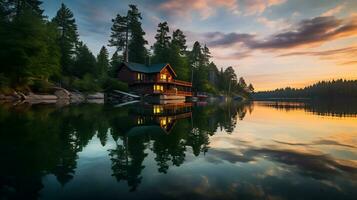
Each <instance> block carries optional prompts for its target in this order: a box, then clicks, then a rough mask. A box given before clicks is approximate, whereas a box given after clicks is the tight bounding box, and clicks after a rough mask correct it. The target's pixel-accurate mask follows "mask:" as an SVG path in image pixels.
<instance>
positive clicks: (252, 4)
mask: <svg viewBox="0 0 357 200" xmlns="http://www.w3.org/2000/svg"><path fill="white" fill-rule="evenodd" d="M285 2H286V0H240V1H239V3H240V4H239V5H241V6H242V7H243V9H242V10H243V12H244V14H245V15H255V14H258V15H260V14H262V13H263V12H264V11H265V10H266V9H267V8H269V7H271V6H276V5H279V4H282V3H285Z"/></svg>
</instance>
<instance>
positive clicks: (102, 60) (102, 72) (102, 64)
mask: <svg viewBox="0 0 357 200" xmlns="http://www.w3.org/2000/svg"><path fill="white" fill-rule="evenodd" d="M108 72H109V53H108V50H107V48H105V46H103V47H102V48H101V49H100V52H99V54H98V56H97V69H96V73H97V74H98V76H99V77H106V76H107V75H108Z"/></svg>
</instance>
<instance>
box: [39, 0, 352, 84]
mask: <svg viewBox="0 0 357 200" xmlns="http://www.w3.org/2000/svg"><path fill="white" fill-rule="evenodd" d="M62 2H63V3H65V4H66V5H67V6H68V7H69V8H70V9H71V10H72V11H73V13H74V16H75V18H76V22H77V25H78V29H79V34H80V39H81V40H83V41H84V42H85V43H86V44H87V45H88V46H89V47H90V49H91V50H92V51H93V53H95V54H97V53H98V51H99V49H100V48H101V46H103V45H107V44H108V39H109V35H110V27H111V25H112V22H111V19H112V18H114V17H115V16H116V14H118V13H120V14H123V15H124V14H125V13H126V11H127V9H128V4H136V5H138V7H139V10H140V11H141V13H142V17H143V21H142V22H143V28H144V30H145V32H146V39H147V40H148V42H149V45H150V46H151V45H152V44H153V43H154V36H155V33H156V29H157V24H158V23H159V22H162V21H167V22H168V24H169V26H170V31H172V30H175V29H181V30H182V31H183V32H184V33H185V34H186V36H187V41H188V46H189V47H191V46H192V44H193V42H194V41H199V42H200V43H202V44H207V46H208V47H209V48H210V50H211V52H212V56H213V61H214V62H215V63H216V64H217V65H218V66H219V67H223V68H226V67H227V66H233V67H234V69H235V70H236V72H237V74H238V76H243V77H244V78H245V79H246V81H247V82H251V83H252V84H253V85H254V87H255V89H256V90H257V91H259V90H267V89H274V88H278V87H285V86H292V87H303V86H305V85H308V84H311V83H313V82H316V81H319V80H329V79H333V78H335V79H336V78H346V79H357V1H356V0H166V1H165V0H105V1H99V0H45V1H44V4H43V8H44V9H45V14H46V15H47V16H48V17H49V18H50V19H51V18H52V17H53V16H54V15H55V14H56V12H57V10H58V9H59V7H60V4H61V3H62ZM148 47H149V46H148ZM109 49H110V51H111V52H113V49H112V48H109Z"/></svg>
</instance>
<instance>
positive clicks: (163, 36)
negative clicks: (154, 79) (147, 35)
mask: <svg viewBox="0 0 357 200" xmlns="http://www.w3.org/2000/svg"><path fill="white" fill-rule="evenodd" d="M169 32H170V29H169V26H168V25H167V22H163V23H159V25H158V29H157V34H156V36H155V39H156V42H155V44H154V47H153V48H154V57H153V61H154V62H156V63H159V62H168V57H169V56H168V52H169V45H170V39H171V37H170V36H169V35H168V34H169Z"/></svg>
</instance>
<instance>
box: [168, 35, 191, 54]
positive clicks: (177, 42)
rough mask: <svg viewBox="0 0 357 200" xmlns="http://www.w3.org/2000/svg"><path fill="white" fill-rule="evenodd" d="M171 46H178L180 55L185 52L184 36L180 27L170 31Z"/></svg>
mask: <svg viewBox="0 0 357 200" xmlns="http://www.w3.org/2000/svg"><path fill="white" fill-rule="evenodd" d="M171 46H175V47H177V48H179V50H180V54H181V55H185V54H186V48H187V46H186V36H185V35H184V34H183V32H182V31H181V30H180V29H177V30H176V31H174V32H173V33H172V41H171Z"/></svg>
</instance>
